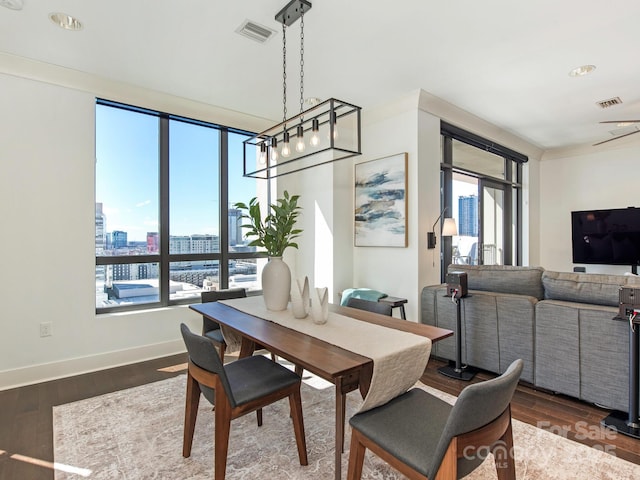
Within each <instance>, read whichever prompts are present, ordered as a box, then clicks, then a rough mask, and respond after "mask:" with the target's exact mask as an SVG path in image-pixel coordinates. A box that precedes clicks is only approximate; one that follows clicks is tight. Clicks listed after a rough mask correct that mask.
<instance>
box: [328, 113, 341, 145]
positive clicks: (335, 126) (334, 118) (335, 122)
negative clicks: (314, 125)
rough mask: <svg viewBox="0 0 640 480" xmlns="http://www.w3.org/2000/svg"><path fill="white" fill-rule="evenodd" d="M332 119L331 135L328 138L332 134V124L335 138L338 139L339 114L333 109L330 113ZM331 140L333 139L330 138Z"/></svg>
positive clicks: (330, 124) (330, 123) (330, 125)
mask: <svg viewBox="0 0 640 480" xmlns="http://www.w3.org/2000/svg"><path fill="white" fill-rule="evenodd" d="M330 118H331V120H330V121H329V135H328V138H329V137H330V136H331V130H332V128H331V127H332V126H333V139H334V140H336V139H337V138H338V137H339V135H338V115H336V112H334V111H332V112H331V115H330ZM329 140H331V138H329Z"/></svg>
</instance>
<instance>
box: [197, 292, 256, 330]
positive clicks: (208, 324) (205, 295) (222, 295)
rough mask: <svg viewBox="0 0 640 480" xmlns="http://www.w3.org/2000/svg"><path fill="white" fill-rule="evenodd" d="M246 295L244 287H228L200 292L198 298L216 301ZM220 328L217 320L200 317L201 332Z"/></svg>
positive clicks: (203, 300)
mask: <svg viewBox="0 0 640 480" xmlns="http://www.w3.org/2000/svg"><path fill="white" fill-rule="evenodd" d="M246 296H247V291H246V290H245V289H244V288H228V289H226V290H211V291H209V292H202V293H201V294H200V299H201V300H202V303H209V302H217V301H218V300H230V299H232V298H244V297H246ZM218 328H220V325H218V323H217V322H214V321H213V320H210V319H208V318H207V317H202V334H203V335H204V334H205V333H207V332H209V331H211V330H217V329H218Z"/></svg>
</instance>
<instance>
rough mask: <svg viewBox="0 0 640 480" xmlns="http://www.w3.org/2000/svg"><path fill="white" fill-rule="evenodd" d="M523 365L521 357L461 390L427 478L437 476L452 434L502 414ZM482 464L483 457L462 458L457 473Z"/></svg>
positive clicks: (516, 383)
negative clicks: (502, 370)
mask: <svg viewBox="0 0 640 480" xmlns="http://www.w3.org/2000/svg"><path fill="white" fill-rule="evenodd" d="M523 365H524V362H523V361H522V360H516V361H514V362H513V363H512V364H511V365H510V366H509V368H507V370H506V371H505V372H504V373H503V374H502V375H500V376H499V377H496V378H494V379H491V380H487V381H485V382H480V383H474V384H473V385H469V386H468V387H465V389H464V390H462V392H461V393H460V396H459V397H458V400H457V401H456V403H455V405H454V406H453V408H452V409H451V413H450V414H449V418H448V419H447V423H446V425H445V427H444V430H443V432H442V436H441V437H440V441H439V442H438V445H437V447H436V450H435V452H434V457H433V458H434V461H433V463H432V468H433V471H431V472H428V474H427V477H428V478H435V474H436V473H437V471H438V469H439V468H440V464H441V462H442V459H443V458H444V455H445V452H446V450H447V448H448V446H449V443H450V442H451V440H452V439H453V437H455V436H458V435H462V434H463V433H467V432H471V431H473V430H476V429H478V428H480V427H483V426H485V425H488V424H489V423H491V422H493V421H494V420H495V419H497V418H498V417H499V416H500V415H502V413H503V412H504V411H505V410H506V409H507V407H508V406H509V404H510V403H511V399H512V398H513V394H514V392H515V390H516V387H517V386H518V380H519V379H520V374H521V373H522V368H523ZM480 463H482V458H474V459H464V458H463V459H459V461H458V472H459V473H460V472H470V471H471V470H473V469H474V468H475V467H476V466H478V465H479V464H480ZM464 474H465V475H466V473H464Z"/></svg>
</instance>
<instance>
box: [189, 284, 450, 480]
mask: <svg viewBox="0 0 640 480" xmlns="http://www.w3.org/2000/svg"><path fill="white" fill-rule="evenodd" d="M189 308H190V309H191V310H193V311H194V312H197V313H198V314H200V315H202V316H204V317H206V318H209V319H210V320H213V321H215V322H218V323H219V324H220V326H221V328H222V333H223V336H224V338H225V341H226V342H227V343H228V349H229V350H228V351H233V349H234V348H235V349H236V350H237V349H239V354H238V356H239V358H243V357H246V356H250V355H253V353H254V351H255V350H256V348H264V349H266V350H268V351H269V352H270V353H271V354H273V355H277V356H278V357H282V358H284V359H286V360H288V361H289V362H291V363H292V364H293V365H295V368H296V371H297V372H301V371H302V370H308V371H309V372H311V373H313V374H315V375H317V376H318V377H320V378H322V379H324V380H327V381H329V382H331V383H332V384H333V385H335V478H336V480H339V479H340V478H341V475H342V471H341V469H342V453H343V452H344V434H345V410H346V396H347V394H348V393H349V392H353V391H356V390H358V391H359V393H360V395H361V397H362V399H363V402H362V404H361V405H360V411H364V410H365V409H370V408H375V406H378V405H380V404H382V403H385V402H387V401H389V400H390V399H391V398H393V397H395V396H397V395H400V394H402V393H404V392H405V391H406V390H408V389H409V388H411V387H412V386H413V384H415V382H416V381H418V380H419V378H420V377H421V376H422V374H423V372H424V368H425V367H426V364H427V361H428V357H429V355H430V351H431V344H432V342H436V341H439V340H442V339H444V338H447V337H449V336H451V335H453V331H451V330H448V329H444V328H439V327H434V326H431V325H424V324H421V323H416V322H412V321H407V320H402V319H399V318H395V317H391V316H386V315H380V314H377V313H373V312H369V311H365V310H359V309H355V308H350V307H342V306H339V305H334V304H329V317H328V320H327V322H326V323H325V324H322V325H319V324H316V323H314V322H313V320H312V318H311V315H310V316H309V317H308V318H304V319H297V318H295V317H294V316H293V313H292V312H291V308H289V309H287V310H284V311H281V312H272V311H270V310H268V309H267V308H266V306H265V305H264V299H263V298H262V297H261V296H249V297H246V298H241V299H233V300H224V301H218V302H209V303H202V304H192V305H190V306H189Z"/></svg>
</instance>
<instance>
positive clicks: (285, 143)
mask: <svg viewBox="0 0 640 480" xmlns="http://www.w3.org/2000/svg"><path fill="white" fill-rule="evenodd" d="M280 153H281V154H282V156H283V157H284V158H287V157H288V156H289V155H291V149H290V148H289V132H287V131H286V130H285V132H284V134H283V135H282V150H281V151H280Z"/></svg>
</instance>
